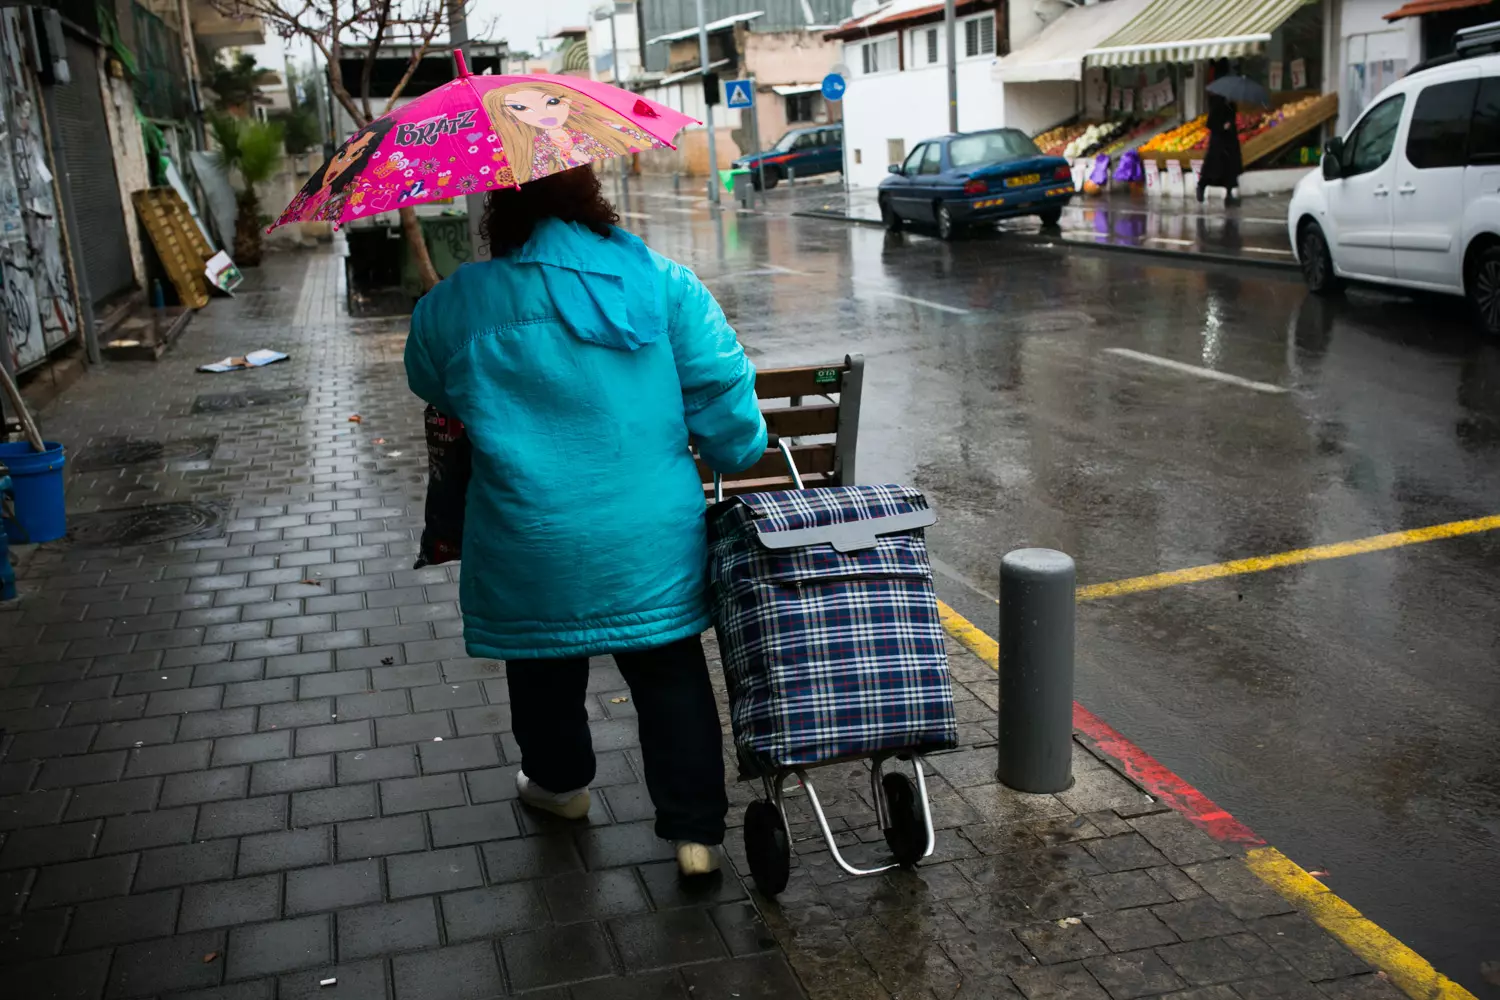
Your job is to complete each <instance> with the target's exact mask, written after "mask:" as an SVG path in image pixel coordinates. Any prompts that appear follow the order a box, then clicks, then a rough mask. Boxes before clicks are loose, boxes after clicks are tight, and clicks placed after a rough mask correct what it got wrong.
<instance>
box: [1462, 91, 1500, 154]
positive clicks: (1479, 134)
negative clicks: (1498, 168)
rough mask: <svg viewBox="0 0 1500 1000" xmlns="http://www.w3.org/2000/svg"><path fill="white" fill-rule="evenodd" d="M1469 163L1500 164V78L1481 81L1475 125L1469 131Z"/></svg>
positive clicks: (1476, 101)
mask: <svg viewBox="0 0 1500 1000" xmlns="http://www.w3.org/2000/svg"><path fill="white" fill-rule="evenodd" d="M1469 162H1470V163H1476V164H1486V165H1488V164H1494V163H1500V77H1496V76H1492V77H1488V78H1486V79H1484V80H1480V81H1479V96H1478V99H1477V100H1475V102H1474V124H1473V125H1472V127H1470V129H1469Z"/></svg>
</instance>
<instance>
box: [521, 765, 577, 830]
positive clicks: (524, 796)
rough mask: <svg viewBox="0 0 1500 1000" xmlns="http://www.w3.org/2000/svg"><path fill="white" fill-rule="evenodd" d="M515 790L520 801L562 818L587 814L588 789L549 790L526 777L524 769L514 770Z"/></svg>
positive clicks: (572, 817) (573, 817)
mask: <svg viewBox="0 0 1500 1000" xmlns="http://www.w3.org/2000/svg"><path fill="white" fill-rule="evenodd" d="M516 791H517V793H519V794H520V796H521V801H522V802H524V803H526V804H527V805H528V806H532V807H533V808H536V809H540V810H542V811H543V812H549V813H551V814H552V815H554V816H561V817H562V818H563V819H583V817H585V816H587V815H588V814H589V790H588V789H587V788H578V789H574V790H573V791H571V792H549V791H547V789H545V788H543V787H542V786H541V785H538V784H537V783H536V782H534V781H532V780H531V779H530V778H528V777H526V772H525V771H517V772H516Z"/></svg>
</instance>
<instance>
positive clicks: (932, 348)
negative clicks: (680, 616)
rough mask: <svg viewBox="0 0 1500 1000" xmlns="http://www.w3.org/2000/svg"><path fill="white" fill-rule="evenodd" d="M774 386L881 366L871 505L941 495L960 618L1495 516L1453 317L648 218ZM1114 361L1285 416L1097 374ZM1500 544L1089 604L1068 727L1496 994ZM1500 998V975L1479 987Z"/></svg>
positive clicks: (1410, 305) (1483, 413)
mask: <svg viewBox="0 0 1500 1000" xmlns="http://www.w3.org/2000/svg"><path fill="white" fill-rule="evenodd" d="M628 207H629V208H630V210H631V211H632V212H634V213H636V214H634V215H632V216H630V217H628V218H627V219H626V221H627V223H628V224H629V225H631V227H632V228H634V229H636V230H637V231H638V232H640V233H642V234H643V235H644V236H645V237H646V238H647V239H648V241H649V242H650V243H651V244H652V245H653V246H655V247H656V248H657V249H658V250H660V251H662V252H663V253H666V254H668V255H670V256H674V257H676V258H677V259H679V260H682V261H684V262H685V263H688V264H690V265H691V266H692V267H694V268H695V269H696V270H697V271H698V272H699V274H700V276H702V277H703V278H704V279H705V280H706V281H707V283H708V284H709V286H710V287H711V288H712V290H713V291H714V293H715V294H716V295H717V296H718V298H719V300H720V302H721V303H722V304H723V305H724V308H725V310H726V312H727V313H728V315H729V316H730V318H731V320H732V321H733V322H734V324H735V325H736V327H737V329H738V330H739V331H740V334H741V338H742V340H743V341H744V342H745V343H746V345H747V347H748V348H749V349H750V351H751V353H752V354H753V356H754V357H755V359H756V362H757V364H759V365H761V366H774V365H780V364H800V363H808V362H815V361H821V360H826V359H830V358H836V357H839V356H841V355H843V354H844V353H846V352H850V351H859V352H863V353H864V355H865V357H866V360H867V374H866V388H865V400H864V410H863V414H862V420H861V428H860V450H859V461H860V467H861V468H860V473H859V478H860V480H861V481H863V482H885V481H899V482H907V483H912V484H915V485H916V486H918V487H920V488H922V489H923V490H925V491H926V492H927V494H928V496H929V497H930V498H931V500H932V501H933V503H934V505H935V506H936V507H937V509H938V511H939V514H940V516H941V518H942V520H941V522H940V525H939V526H938V528H936V529H935V530H934V532H933V533H932V534H931V535H930V538H931V543H932V549H933V553H934V556H935V557H936V558H937V559H939V560H940V561H941V567H940V569H941V570H942V573H943V579H942V580H941V581H940V585H939V591H940V594H941V595H942V596H943V597H944V599H945V600H947V601H948V602H949V603H950V604H952V605H954V606H955V607H956V608H957V609H958V610H959V611H960V612H961V613H963V614H965V615H966V616H968V617H969V618H970V619H971V620H973V621H975V622H976V623H978V624H980V625H982V626H984V627H985V628H986V629H987V630H990V631H993V630H994V628H995V623H996V609H995V605H994V604H993V602H992V600H991V599H990V597H989V595H991V594H993V593H994V591H995V589H996V583H995V580H996V575H997V571H998V564H999V560H1000V557H1001V556H1002V555H1003V554H1004V553H1005V552H1006V551H1008V550H1010V549H1013V548H1018V547H1022V546H1028V545H1041V546H1049V547H1055V548H1059V549H1062V550H1064V551H1066V552H1069V553H1071V554H1072V555H1073V556H1074V558H1075V559H1076V560H1077V563H1078V570H1079V582H1080V583H1083V584H1092V583H1101V582H1107V581H1112V580H1118V579H1122V578H1128V577H1135V576H1141V575H1146V574H1150V573H1156V572H1160V571H1163V570H1170V569H1179V568H1183V567H1190V566H1198V565H1202V564H1207V563H1216V562H1221V561H1225V560H1231V559H1240V558H1245V557H1248V556H1256V555H1264V554H1270V553H1277V552H1283V551H1286V550H1291V549H1298V548H1303V547H1306V546H1310V545H1318V544H1323V543H1329V542H1338V541H1345V540H1349V539H1358V538H1363V537H1367V536H1371V535H1377V534H1382V533H1385V532H1390V531H1397V530H1402V529H1406V528H1414V527H1421V526H1426V525H1433V524H1440V523H1445V522H1449V521H1456V520H1462V519H1467V518H1473V517H1480V516H1486V515H1491V514H1496V513H1500V342H1488V343H1487V342H1485V341H1484V340H1482V339H1481V338H1480V337H1479V336H1478V335H1477V334H1474V333H1471V332H1470V330H1469V328H1468V326H1467V324H1466V318H1465V316H1464V313H1463V311H1462V309H1461V307H1459V306H1457V305H1451V304H1448V303H1446V302H1445V301H1436V302H1435V301H1433V300H1421V301H1412V300H1408V299H1402V298H1397V297H1391V296H1384V295H1367V294H1355V295H1351V296H1350V297H1349V298H1348V299H1347V300H1340V301H1334V302H1323V301H1319V300H1316V299H1313V298H1311V297H1309V296H1308V295H1307V294H1306V293H1305V292H1304V290H1303V288H1302V287H1301V285H1300V283H1299V282H1298V281H1297V279H1296V277H1295V275H1292V276H1282V275H1280V274H1277V273H1272V272H1266V271H1263V270H1254V269H1249V268H1241V269H1235V268H1225V267H1221V266H1216V265H1207V266H1204V265H1194V264H1191V263H1185V262H1184V263H1178V262H1175V261H1172V262H1167V261H1162V260H1160V259H1156V258H1149V257H1144V256H1142V257H1136V256H1133V255H1125V254H1119V253H1100V252H1097V251H1087V250H1083V249H1079V248H1065V247H1051V248H1049V247H1045V246H1042V245H1038V244H1036V243H1030V242H1023V241H1021V240H1018V239H1016V238H1014V237H1006V236H998V237H993V238H987V239H984V240H980V241H972V242H965V243H959V244H956V245H944V244H942V243H939V242H937V241H935V240H931V239H926V238H921V237H887V236H886V235H885V234H884V233H882V232H880V231H878V230H875V229H870V228H865V227H857V226H849V225H846V224H840V223H834V222H826V221H821V220H810V219H796V218H784V217H767V216H758V215H757V216H750V215H735V214H725V215H724V216H723V217H722V220H721V222H720V223H718V224H715V223H714V222H713V220H712V218H711V217H710V216H709V215H708V213H706V212H704V211H702V210H701V209H700V208H698V207H697V206H695V205H694V204H693V203H692V202H691V201H689V200H687V199H674V198H672V197H671V196H666V195H659V196H655V197H641V196H639V195H637V196H636V197H635V198H634V199H632V202H631V204H630V205H629V206H628ZM1110 348H1126V349H1129V350H1133V351H1138V352H1143V353H1146V354H1151V355H1156V356H1159V357H1164V358H1170V359H1174V360H1177V361H1181V362H1185V363H1187V364H1190V365H1194V366H1198V367H1202V368H1209V369H1213V370H1215V371H1220V372H1225V373H1230V374H1233V375H1235V376H1239V377H1240V378H1242V379H1246V380H1251V381H1254V382H1258V383H1264V384H1265V385H1266V386H1267V387H1280V388H1284V389H1286V390H1289V391H1287V392H1284V393H1272V392H1267V391H1258V390H1255V389H1252V388H1246V387H1242V386H1239V385H1233V384H1224V383H1220V382H1215V381H1210V380H1208V379H1205V378H1203V377H1200V376H1197V375H1192V374H1186V373H1182V372H1178V371H1174V370H1170V369H1165V368H1161V367H1157V366H1153V365H1150V364H1146V363H1142V362H1141V361H1139V360H1136V359H1132V358H1128V357H1123V356H1120V355H1117V354H1112V353H1108V349H1110ZM1497 608H1500V532H1490V533H1488V534H1478V535H1471V536H1468V537H1464V538H1457V539H1452V540H1448V541H1440V542H1435V543H1431V544H1425V545H1413V546H1408V547H1403V548H1397V549H1392V550H1389V551H1384V552H1378V553H1372V554H1367V555H1360V556H1355V557H1351V558H1345V559H1337V560H1333V561H1328V562H1321V563H1314V564H1309V565H1304V566H1299V567H1292V568H1286V569H1278V570H1273V571H1270V572H1265V573H1259V574H1254V575H1245V576H1238V577H1231V578H1227V579H1222V580H1217V581H1211V582H1205V583H1197V584H1191V585H1187V586H1180V587H1175V588H1172V589H1167V590H1158V591H1153V592H1146V593H1139V594H1135V595H1130V596H1124V597H1116V598H1111V599H1106V600H1099V601H1094V602H1090V603H1087V604H1084V605H1081V606H1080V608H1079V635H1078V649H1079V664H1078V698H1079V700H1080V701H1081V702H1083V703H1084V704H1085V705H1087V706H1088V707H1089V708H1090V709H1092V710H1093V711H1094V712H1096V713H1097V714H1099V715H1100V716H1102V717H1103V718H1104V719H1106V720H1107V721H1108V722H1110V723H1111V724H1112V725H1114V726H1115V727H1116V728H1118V729H1119V730H1121V731H1122V732H1123V733H1125V735H1126V736H1128V737H1129V738H1131V739H1132V740H1134V741H1135V742H1137V743H1138V744H1140V745H1141V746H1142V747H1143V748H1145V749H1146V750H1147V751H1148V752H1150V753H1152V754H1153V755H1155V756H1156V757H1157V758H1158V759H1160V760H1161V761H1162V762H1163V763H1165V764H1166V765H1167V766H1168V767H1170V768H1172V769H1173V770H1174V771H1176V772H1177V773H1178V774H1180V775H1182V776H1183V777H1184V778H1185V779H1187V780H1188V781H1189V782H1191V783H1192V784H1194V785H1196V786H1197V787H1198V788H1200V789H1201V790H1202V791H1204V792H1205V793H1206V794H1208V795H1209V796H1210V797H1212V798H1213V799H1215V800H1217V801H1218V802H1219V803H1220V804H1221V805H1223V806H1224V807H1225V808H1227V809H1228V810H1230V811H1231V812H1232V813H1233V814H1234V815H1235V816H1236V817H1237V818H1239V819H1240V820H1242V821H1243V822H1245V823H1246V824H1248V825H1249V826H1250V827H1251V828H1252V829H1254V830H1255V831H1256V832H1257V833H1259V834H1260V835H1261V836H1262V837H1264V838H1265V839H1266V840H1267V841H1268V842H1270V843H1271V844H1273V845H1275V846H1276V847H1278V848H1280V849H1281V850H1282V851H1284V852H1285V853H1286V854H1287V855H1289V856H1290V857H1291V858H1293V859H1294V860H1296V861H1297V862H1299V863H1300V864H1301V865H1302V866H1303V867H1304V868H1307V869H1322V870H1325V871H1327V872H1328V873H1329V875H1328V877H1327V878H1326V879H1325V881H1326V883H1327V884H1328V885H1329V886H1330V887H1331V888H1332V889H1333V890H1334V891H1335V892H1337V893H1339V894H1340V895H1341V896H1342V897H1343V898H1345V899H1346V900H1348V901H1349V902H1350V903H1352V904H1353V905H1355V906H1356V907H1358V908H1359V909H1361V910H1362V911H1364V912H1365V913H1366V915H1368V916H1369V917H1370V918H1371V919H1373V920H1374V921H1375V922H1376V923H1378V924H1380V925H1381V926H1383V927H1384V928H1386V929H1387V930H1388V931H1390V932H1391V933H1392V934H1394V935H1395V936H1396V937H1397V938H1399V939H1400V940H1402V941H1403V942H1405V943H1406V944H1408V945H1410V946H1411V947H1413V948H1414V949H1416V950H1417V951H1418V952H1419V953H1420V954H1422V955H1423V956H1424V957H1426V958H1428V959H1429V960H1430V961H1431V962H1433V964H1434V965H1436V966H1437V967H1438V968H1439V969H1440V970H1441V971H1442V972H1444V973H1446V974H1447V975H1449V976H1451V977H1453V978H1454V979H1456V980H1458V981H1459V982H1460V983H1462V984H1463V985H1465V986H1466V987H1468V988H1469V989H1470V990H1473V991H1474V992H1475V993H1477V994H1478V995H1479V996H1481V997H1484V998H1486V1000H1492V998H1500V986H1497V985H1495V983H1493V982H1489V981H1486V979H1485V977H1484V976H1483V974H1482V973H1481V967H1482V964H1483V963H1486V962H1494V963H1500V757H1497V753H1496V744H1497V737H1500V610H1497ZM1491 974H1492V975H1494V973H1493V972H1492V973H1491Z"/></svg>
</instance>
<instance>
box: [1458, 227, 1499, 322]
mask: <svg viewBox="0 0 1500 1000" xmlns="http://www.w3.org/2000/svg"><path fill="white" fill-rule="evenodd" d="M1465 284H1466V285H1467V286H1468V293H1469V304H1470V305H1471V306H1472V307H1473V309H1474V319H1475V321H1476V322H1478V324H1479V328H1480V329H1481V330H1483V331H1484V332H1485V333H1487V334H1489V335H1490V336H1491V337H1500V246H1490V247H1485V248H1484V249H1483V250H1481V251H1479V254H1478V255H1477V256H1476V257H1475V259H1474V262H1473V263H1472V264H1470V265H1469V280H1468V281H1467V282H1466V283H1465Z"/></svg>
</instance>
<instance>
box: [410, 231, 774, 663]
mask: <svg viewBox="0 0 1500 1000" xmlns="http://www.w3.org/2000/svg"><path fill="white" fill-rule="evenodd" d="M406 375H407V382H408V384H409V385H410V386H411V389H412V391H413V392H414V393H416V394H417V395H418V396H420V397H421V398H422V399H424V400H426V401H427V402H429V403H432V404H433V405H434V406H436V407H437V408H438V409H439V410H441V411H443V412H444V413H447V414H451V415H452V416H455V417H457V418H459V419H460V420H462V421H463V422H464V424H465V425H466V426H467V428H468V432H469V435H470V438H471V440H472V442H473V446H474V465H473V478H472V479H471V480H470V483H469V491H468V503H467V514H466V518H465V525H464V543H463V574H462V583H461V586H460V588H459V590H460V593H459V597H460V601H461V603H462V607H463V614H464V639H465V642H466V643H467V646H468V650H469V653H470V655H472V656H486V657H496V658H500V659H546V658H556V657H564V656H590V655H596V654H601V653H609V652H615V651H623V650H635V649H649V648H652V647H655V646H661V645H664V644H666V643H669V642H674V641H676V640H678V639H682V638H685V637H687V636H690V635H695V634H697V633H699V632H702V631H703V630H704V629H706V628H707V627H708V624H709V616H708V604H707V600H706V597H705V585H706V564H707V541H706V536H705V528H704V502H703V491H702V487H701V485H700V483H699V478H698V471H697V468H696V466H695V465H694V462H693V459H692V456H691V455H690V454H689V452H688V441H689V438H691V439H692V440H693V441H694V442H695V443H696V444H697V445H698V448H699V452H700V453H701V454H702V456H703V457H704V459H705V460H706V461H707V462H708V464H710V465H711V466H713V467H714V468H715V469H718V470H720V471H722V472H738V471H741V470H743V469H746V468H748V467H749V466H751V465H752V464H754V463H755V461H756V460H757V459H759V458H760V456H761V454H762V453H763V451H764V450H765V446H766V426H765V421H764V420H763V419H762V418H761V415H760V408H759V406H758V405H757V403H756V399H755V368H754V367H753V366H752V365H751V363H750V361H749V359H748V358H746V357H745V352H744V350H743V349H742V348H741V347H740V345H739V342H738V341H737V339H736V337H735V333H734V330H733V329H731V328H730V326H729V323H728V321H727V320H726V319H725V318H724V313H723V311H722V310H720V308H719V305H718V303H716V302H715V301H714V298H713V296H712V295H710V294H709V292H708V290H707V289H706V288H704V287H703V285H702V283H701V282H699V281H698V279H697V278H696V277H694V275H693V273H692V272H691V271H689V270H688V269H687V268H685V267H682V266H681V265H679V264H676V263H674V262H672V261H670V260H667V259H666V258H664V257H662V256H660V255H659V254H656V253H654V252H653V251H651V250H650V249H648V248H647V247H646V245H645V244H644V243H642V242H641V241H640V240H639V239H637V238H636V237H635V236H632V235H631V234H629V233H627V232H625V231H623V230H619V229H616V230H614V231H613V232H612V233H611V234H610V236H609V237H607V238H606V237H602V236H599V235H598V234H596V233H594V232H592V231H590V230H589V229H587V228H586V227H584V226H580V225H577V224H574V223H564V222H560V221H558V220H555V219H550V220H547V221H545V222H543V223H541V224H539V225H538V226H537V229H536V231H535V233H534V234H533V235H532V237H531V239H530V241H528V242H527V244H526V246H525V247H523V248H522V249H521V250H520V251H518V252H516V253H514V254H512V255H510V256H507V257H504V258H501V259H498V260H492V261H485V262H481V263H473V264H465V265H463V266H462V267H460V268H459V269H458V271H457V273H455V274H454V275H453V276H452V277H449V278H448V279H447V280H445V281H443V282H442V283H441V284H439V285H438V286H437V287H436V288H434V289H433V290H432V291H431V292H429V293H428V294H427V295H426V296H424V297H423V298H422V300H421V301H420V302H418V303H417V308H416V311H415V312H413V314H412V319H411V335H410V336H409V337H408V339H407V342H406Z"/></svg>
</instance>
